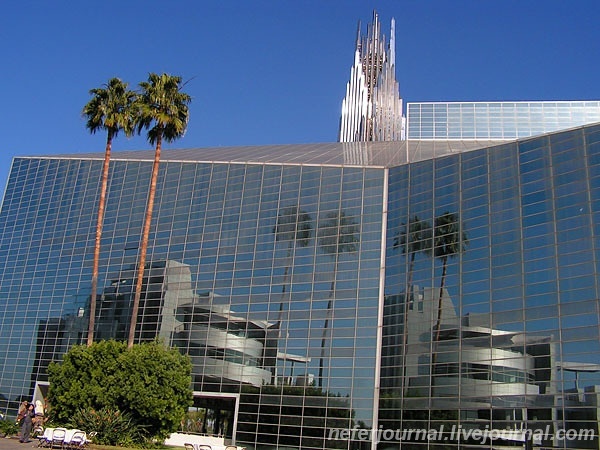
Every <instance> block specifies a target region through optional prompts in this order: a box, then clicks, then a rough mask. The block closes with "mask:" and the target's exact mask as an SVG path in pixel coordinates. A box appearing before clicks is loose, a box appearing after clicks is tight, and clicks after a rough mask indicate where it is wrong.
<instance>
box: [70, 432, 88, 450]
mask: <svg viewBox="0 0 600 450" xmlns="http://www.w3.org/2000/svg"><path fill="white" fill-rule="evenodd" d="M86 445H87V436H86V435H85V431H81V430H75V431H74V432H73V435H72V436H71V439H69V442H66V441H65V447H66V448H69V449H72V450H75V449H78V448H83V447H85V446H86Z"/></svg>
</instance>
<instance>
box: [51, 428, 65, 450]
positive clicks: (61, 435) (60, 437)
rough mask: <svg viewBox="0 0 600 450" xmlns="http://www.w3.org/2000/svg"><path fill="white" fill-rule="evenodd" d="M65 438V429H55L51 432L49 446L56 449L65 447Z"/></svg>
mask: <svg viewBox="0 0 600 450" xmlns="http://www.w3.org/2000/svg"><path fill="white" fill-rule="evenodd" d="M66 437H67V429H66V428H55V429H54V430H53V431H52V443H51V444H50V446H51V447H52V448H54V447H58V448H63V447H64V445H65V438H66Z"/></svg>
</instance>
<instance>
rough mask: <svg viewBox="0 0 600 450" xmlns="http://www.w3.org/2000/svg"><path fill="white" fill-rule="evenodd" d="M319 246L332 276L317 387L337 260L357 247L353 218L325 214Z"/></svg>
mask: <svg viewBox="0 0 600 450" xmlns="http://www.w3.org/2000/svg"><path fill="white" fill-rule="evenodd" d="M319 229H320V231H319V247H320V248H321V250H322V251H323V253H325V254H327V255H330V256H331V257H332V258H333V261H334V262H333V278H332V280H331V287H330V289H329V301H328V302H327V316H326V318H325V323H324V325H323V334H322V336H321V358H320V360H319V387H323V363H324V360H325V344H326V342H327V334H328V331H329V330H328V329H329V321H330V319H331V313H332V310H333V295H334V292H335V279H336V277H337V270H338V262H339V258H340V255H342V254H343V253H354V252H356V251H357V249H358V245H357V243H358V238H357V234H358V232H359V229H358V225H357V224H356V222H355V221H354V218H353V217H351V216H347V215H346V214H345V213H344V212H343V211H341V212H334V213H330V214H328V215H327V217H326V219H325V221H324V222H322V223H321V226H320V227H319Z"/></svg>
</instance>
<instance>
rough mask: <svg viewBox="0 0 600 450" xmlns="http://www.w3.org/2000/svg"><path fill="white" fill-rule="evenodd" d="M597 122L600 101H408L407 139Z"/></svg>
mask: <svg viewBox="0 0 600 450" xmlns="http://www.w3.org/2000/svg"><path fill="white" fill-rule="evenodd" d="M596 122H600V102H598V101H577V102H569V101H560V102H471V103H462V102H461V103H459V102H456V103H409V104H407V130H408V131H407V136H408V139H440V140H448V139H458V140H470V139H479V140H513V139H517V138H524V137H530V136H536V135H540V134H544V133H549V132H553V131H557V130H561V129H563V130H564V129H567V128H571V127H577V126H581V125H586V124H592V123H596Z"/></svg>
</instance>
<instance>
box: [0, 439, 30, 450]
mask: <svg viewBox="0 0 600 450" xmlns="http://www.w3.org/2000/svg"><path fill="white" fill-rule="evenodd" d="M37 444H38V440H37V439H32V440H31V442H29V443H28V444H21V443H20V442H19V439H18V438H16V437H12V438H5V437H1V438H0V450H31V449H32V448H33V447H36V448H37Z"/></svg>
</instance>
